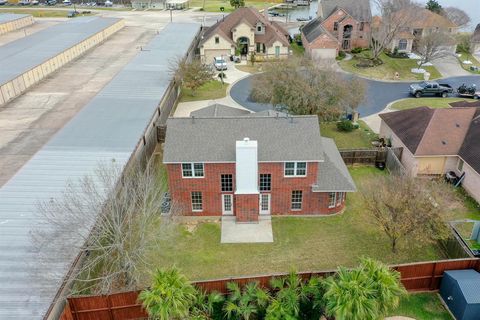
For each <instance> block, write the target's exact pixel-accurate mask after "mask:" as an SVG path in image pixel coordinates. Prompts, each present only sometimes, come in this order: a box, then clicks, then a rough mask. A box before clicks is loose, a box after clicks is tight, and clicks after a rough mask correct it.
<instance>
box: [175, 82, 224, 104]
mask: <svg viewBox="0 0 480 320" xmlns="http://www.w3.org/2000/svg"><path fill="white" fill-rule="evenodd" d="M227 88H228V84H226V83H224V84H222V83H221V82H220V81H217V80H212V81H210V82H208V83H206V84H204V85H203V86H201V87H200V88H198V89H197V90H196V91H195V93H192V90H190V89H187V88H184V87H182V90H181V94H180V99H179V102H187V101H199V100H213V99H220V98H223V97H226V96H227Z"/></svg>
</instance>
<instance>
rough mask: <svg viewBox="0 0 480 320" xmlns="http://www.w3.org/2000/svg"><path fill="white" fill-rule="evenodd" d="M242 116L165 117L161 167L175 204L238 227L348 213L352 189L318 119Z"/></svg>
mask: <svg viewBox="0 0 480 320" xmlns="http://www.w3.org/2000/svg"><path fill="white" fill-rule="evenodd" d="M242 113H244V112H243V111H241V110H238V109H234V108H229V107H225V106H219V105H217V106H213V107H209V108H207V110H199V111H196V112H194V113H192V116H191V117H187V118H169V119H168V121H167V133H166V139H165V145H164V153H163V154H164V156H163V162H164V164H165V166H166V168H167V172H168V180H169V190H170V193H171V197H172V201H173V203H174V205H176V206H177V207H179V208H181V209H182V211H183V213H184V214H185V215H188V216H222V215H230V216H235V217H236V220H237V221H240V222H252V221H253V222H254V221H257V220H258V218H259V215H324V214H333V213H338V212H341V211H342V210H343V208H344V206H345V198H346V193H347V192H353V191H355V184H354V182H353V180H352V178H351V176H350V174H349V172H348V169H347V168H346V166H345V164H344V162H343V160H342V158H341V156H340V153H339V152H338V150H337V147H336V146H335V143H334V142H333V140H332V139H327V138H322V137H321V136H320V128H319V124H318V118H317V117H316V116H290V115H286V114H284V113H279V112H275V111H272V110H270V111H265V112H259V113H251V114H244V115H242ZM228 114H232V115H231V116H229V115H228ZM215 115H216V116H215Z"/></svg>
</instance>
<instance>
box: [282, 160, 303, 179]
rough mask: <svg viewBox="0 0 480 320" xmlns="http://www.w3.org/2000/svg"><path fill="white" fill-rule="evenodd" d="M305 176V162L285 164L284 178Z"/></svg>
mask: <svg viewBox="0 0 480 320" xmlns="http://www.w3.org/2000/svg"><path fill="white" fill-rule="evenodd" d="M306 175H307V163H306V162H285V176H286V177H305V176H306Z"/></svg>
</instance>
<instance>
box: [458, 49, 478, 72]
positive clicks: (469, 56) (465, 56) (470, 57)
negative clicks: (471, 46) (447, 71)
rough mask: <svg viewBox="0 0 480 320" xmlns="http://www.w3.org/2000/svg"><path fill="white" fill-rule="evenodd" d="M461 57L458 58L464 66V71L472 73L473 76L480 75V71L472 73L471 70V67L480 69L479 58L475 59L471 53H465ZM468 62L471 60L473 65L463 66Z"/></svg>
mask: <svg viewBox="0 0 480 320" xmlns="http://www.w3.org/2000/svg"><path fill="white" fill-rule="evenodd" d="M461 55H462V56H461V57H460V58H458V60H459V62H460V65H461V66H462V68H463V69H465V70H467V71H468V72H470V73H473V74H480V71H472V70H470V66H477V67H478V68H480V62H479V61H478V60H477V58H475V57H474V56H473V55H472V54H470V53H464V52H462V53H461ZM466 60H469V61H471V62H472V63H473V64H463V61H466Z"/></svg>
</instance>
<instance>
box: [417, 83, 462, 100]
mask: <svg viewBox="0 0 480 320" xmlns="http://www.w3.org/2000/svg"><path fill="white" fill-rule="evenodd" d="M450 93H453V88H452V87H451V86H450V85H449V84H446V83H438V82H435V81H424V82H421V83H414V84H411V85H410V94H411V95H412V96H414V97H415V98H420V97H422V96H424V95H434V96H441V97H442V98H446V97H448V94H450Z"/></svg>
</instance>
